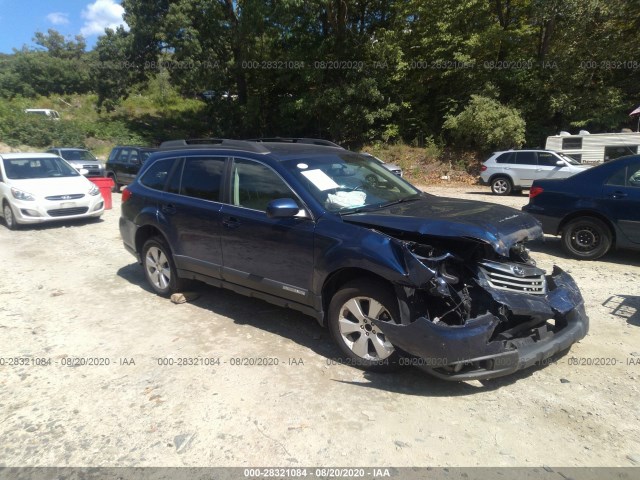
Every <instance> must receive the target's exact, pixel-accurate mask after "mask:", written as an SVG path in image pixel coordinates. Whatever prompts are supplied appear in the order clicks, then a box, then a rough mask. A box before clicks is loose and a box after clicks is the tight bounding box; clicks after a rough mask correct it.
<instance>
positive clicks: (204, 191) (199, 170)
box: [180, 157, 225, 202]
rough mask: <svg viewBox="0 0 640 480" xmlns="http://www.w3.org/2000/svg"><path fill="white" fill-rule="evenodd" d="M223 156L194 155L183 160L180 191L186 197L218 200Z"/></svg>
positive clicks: (222, 170) (222, 171)
mask: <svg viewBox="0 0 640 480" xmlns="http://www.w3.org/2000/svg"><path fill="white" fill-rule="evenodd" d="M224 162H225V159H224V157H195V158H187V159H186V160H185V164H184V169H183V172H182V184H181V186H180V193H181V194H182V195H186V196H187V197H194V198H202V199H203V200H212V201H215V202H218V201H220V187H221V185H222V175H223V173H224Z"/></svg>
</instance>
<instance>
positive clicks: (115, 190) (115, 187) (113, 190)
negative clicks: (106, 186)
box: [109, 173, 120, 193]
mask: <svg viewBox="0 0 640 480" xmlns="http://www.w3.org/2000/svg"><path fill="white" fill-rule="evenodd" d="M109 178H110V179H111V180H113V187H111V193H119V192H120V185H118V182H117V181H116V176H115V174H113V173H110V174H109Z"/></svg>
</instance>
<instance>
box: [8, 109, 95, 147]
mask: <svg viewBox="0 0 640 480" xmlns="http://www.w3.org/2000/svg"><path fill="white" fill-rule="evenodd" d="M1 121H2V129H1V130H0V140H1V141H3V142H4V143H6V144H7V145H10V146H18V145H30V146H32V147H38V148H45V147H49V146H52V145H65V146H84V140H85V133H84V131H83V130H82V128H80V126H79V125H77V123H76V122H73V121H65V120H61V121H54V120H49V119H47V118H42V117H39V116H36V115H26V114H23V113H22V112H20V113H15V112H14V113H13V114H12V115H8V116H5V117H4V118H2V120H1Z"/></svg>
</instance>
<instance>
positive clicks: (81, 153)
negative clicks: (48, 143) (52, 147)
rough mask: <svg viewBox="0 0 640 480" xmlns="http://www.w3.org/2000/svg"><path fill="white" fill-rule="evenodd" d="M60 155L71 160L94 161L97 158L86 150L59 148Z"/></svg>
mask: <svg viewBox="0 0 640 480" xmlns="http://www.w3.org/2000/svg"><path fill="white" fill-rule="evenodd" d="M60 156H61V157H62V158H64V159H65V160H68V161H71V162H74V161H77V160H81V161H87V160H88V161H91V162H95V161H96V160H97V159H96V157H94V156H93V154H92V153H91V152H90V151H88V150H60Z"/></svg>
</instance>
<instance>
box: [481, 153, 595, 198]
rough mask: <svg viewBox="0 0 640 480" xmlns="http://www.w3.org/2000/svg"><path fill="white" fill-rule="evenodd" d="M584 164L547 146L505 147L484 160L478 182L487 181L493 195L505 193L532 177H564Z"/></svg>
mask: <svg viewBox="0 0 640 480" xmlns="http://www.w3.org/2000/svg"><path fill="white" fill-rule="evenodd" d="M586 168H589V165H582V164H581V163H579V162H577V161H576V160H574V159H573V158H571V157H568V156H566V155H563V154H562V153H557V152H552V151H550V150H508V151H506V152H495V153H494V154H493V155H491V157H490V158H489V159H488V160H487V161H486V162H484V164H483V165H482V167H481V171H482V173H481V174H480V182H481V183H482V184H483V185H490V186H491V191H492V192H493V193H495V194H496V195H509V194H510V193H511V192H512V191H520V190H522V189H523V188H529V187H530V186H531V184H532V183H533V181H534V180H539V179H543V178H566V177H570V176H571V175H575V174H576V173H578V172H582V171H583V170H585V169H586Z"/></svg>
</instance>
